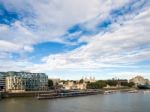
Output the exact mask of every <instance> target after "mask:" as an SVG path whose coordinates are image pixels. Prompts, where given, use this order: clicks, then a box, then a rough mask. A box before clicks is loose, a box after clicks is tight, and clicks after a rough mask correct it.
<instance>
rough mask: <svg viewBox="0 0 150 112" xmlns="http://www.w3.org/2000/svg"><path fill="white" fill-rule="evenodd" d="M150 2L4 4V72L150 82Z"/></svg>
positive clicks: (0, 14) (0, 59)
mask: <svg viewBox="0 0 150 112" xmlns="http://www.w3.org/2000/svg"><path fill="white" fill-rule="evenodd" d="M149 31H150V1H148V0H125V1H124V0H119V1H111V0H106V1H103V0H92V1H90V2H87V0H75V1H69V0H63V1H61V0H51V1H50V0H42V1H35V0H26V1H23V0H13V1H11V0H7V1H6V0H1V1H0V71H30V72H42V73H46V74H47V75H48V76H49V77H59V78H61V79H80V78H82V76H94V77H96V78H97V79H110V78H113V77H118V78H123V79H130V78H132V77H134V76H136V75H141V76H143V77H145V78H148V79H150V71H149V68H150V37H149V35H150V32H149Z"/></svg>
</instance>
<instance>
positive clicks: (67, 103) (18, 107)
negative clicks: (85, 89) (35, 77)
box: [0, 92, 150, 112]
mask: <svg viewBox="0 0 150 112" xmlns="http://www.w3.org/2000/svg"><path fill="white" fill-rule="evenodd" d="M0 112H150V94H143V92H140V93H115V94H109V95H102V94H100V95H92V96H83V97H74V98H62V99H49V100H37V99H35V98H9V99H3V100H1V101H0Z"/></svg>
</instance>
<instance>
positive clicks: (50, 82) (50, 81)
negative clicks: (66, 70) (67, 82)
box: [48, 80, 54, 88]
mask: <svg viewBox="0 0 150 112" xmlns="http://www.w3.org/2000/svg"><path fill="white" fill-rule="evenodd" d="M53 85H54V84H53V81H52V80H48V87H49V88H51V87H53Z"/></svg>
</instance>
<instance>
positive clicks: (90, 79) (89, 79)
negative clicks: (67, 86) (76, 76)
mask: <svg viewBox="0 0 150 112" xmlns="http://www.w3.org/2000/svg"><path fill="white" fill-rule="evenodd" d="M82 79H83V80H84V82H96V80H95V77H82Z"/></svg>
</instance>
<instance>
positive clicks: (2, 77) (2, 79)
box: [0, 72, 6, 91]
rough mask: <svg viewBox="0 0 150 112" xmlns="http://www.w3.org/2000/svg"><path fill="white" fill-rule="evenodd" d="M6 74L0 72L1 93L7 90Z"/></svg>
mask: <svg viewBox="0 0 150 112" xmlns="http://www.w3.org/2000/svg"><path fill="white" fill-rule="evenodd" d="M5 74H6V73H5V72H0V91H3V90H5Z"/></svg>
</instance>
